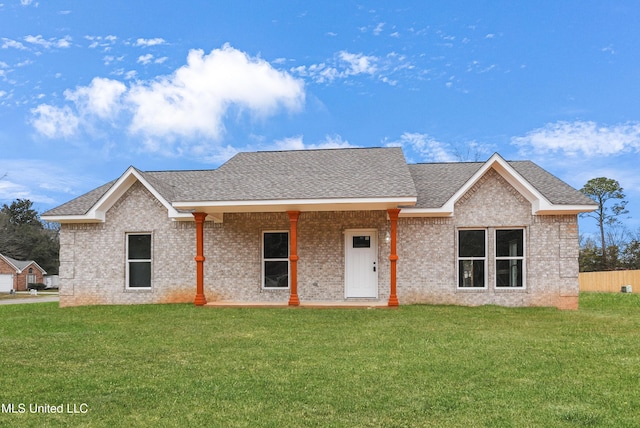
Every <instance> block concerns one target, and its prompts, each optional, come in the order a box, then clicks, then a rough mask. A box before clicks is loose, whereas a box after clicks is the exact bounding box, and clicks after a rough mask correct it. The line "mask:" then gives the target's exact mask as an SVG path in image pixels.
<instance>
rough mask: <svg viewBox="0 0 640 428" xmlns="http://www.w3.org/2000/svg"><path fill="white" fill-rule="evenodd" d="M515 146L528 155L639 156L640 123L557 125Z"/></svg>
mask: <svg viewBox="0 0 640 428" xmlns="http://www.w3.org/2000/svg"><path fill="white" fill-rule="evenodd" d="M511 142H512V144H514V145H516V146H518V147H519V148H520V151H521V152H522V153H524V154H527V153H531V152H533V153H537V154H544V153H558V152H561V153H563V154H565V155H568V156H577V155H581V156H587V157H598V156H613V155H618V154H623V153H638V152H640V123H638V122H630V123H625V124H620V125H614V126H599V125H598V124H596V123H595V122H590V121H589V122H583V121H577V122H556V123H550V124H547V125H545V126H544V127H542V128H538V129H534V130H533V131H531V132H529V133H528V134H527V135H525V136H523V137H514V138H512V140H511Z"/></svg>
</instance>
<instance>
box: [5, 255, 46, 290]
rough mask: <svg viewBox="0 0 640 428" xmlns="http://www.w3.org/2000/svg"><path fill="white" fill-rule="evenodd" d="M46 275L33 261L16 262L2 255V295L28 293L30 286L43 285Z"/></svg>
mask: <svg viewBox="0 0 640 428" xmlns="http://www.w3.org/2000/svg"><path fill="white" fill-rule="evenodd" d="M46 273H47V272H45V270H44V269H42V268H41V267H40V266H39V265H38V263H36V262H34V261H33V260H26V261H22V260H15V259H12V258H11V257H8V256H5V255H2V254H0V293H9V292H11V291H12V290H13V291H26V290H27V289H28V288H29V284H42V283H43V282H44V279H43V278H44V275H45V274H46Z"/></svg>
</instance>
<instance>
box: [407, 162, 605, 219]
mask: <svg viewBox="0 0 640 428" xmlns="http://www.w3.org/2000/svg"><path fill="white" fill-rule="evenodd" d="M433 165H437V166H433V167H427V168H421V167H420V165H416V166H414V168H412V176H413V177H414V180H415V181H416V187H417V188H418V191H419V196H418V202H417V204H416V207H415V208H411V207H409V208H404V209H403V210H402V211H401V213H400V215H401V216H452V215H453V214H454V207H455V203H456V202H457V201H458V200H459V199H460V198H461V197H462V196H463V195H464V194H465V193H467V192H468V191H469V190H470V189H471V187H473V186H474V185H475V184H476V183H477V182H478V180H480V178H481V177H482V176H484V174H486V173H487V172H488V171H489V170H490V169H493V170H495V171H496V172H497V173H498V174H500V175H501V176H502V177H503V178H504V179H505V180H506V181H507V182H508V183H509V184H510V185H511V186H512V187H513V188H515V189H516V190H517V191H518V192H519V193H520V194H521V195H522V196H523V197H525V198H526V199H527V200H528V201H529V202H530V203H531V209H532V214H534V215H546V214H577V213H579V212H585V211H592V210H593V209H595V204H594V203H593V201H591V200H590V199H589V198H587V197H586V196H584V195H582V194H580V193H579V192H578V191H576V190H575V189H573V188H572V187H571V186H569V185H568V184H566V183H564V182H563V181H561V180H559V179H558V178H556V177H555V176H553V175H552V174H549V173H548V172H546V171H545V170H543V169H542V168H540V167H538V166H537V165H535V164H534V163H532V162H528V161H527V162H507V161H506V160H504V159H503V158H502V157H501V156H500V155H499V154H498V153H495V154H494V155H493V156H491V158H489V160H487V161H486V162H484V163H479V162H474V163H457V164H456V163H449V164H433ZM432 174H434V175H436V176H437V177H428V176H429V175H432ZM525 176H526V178H525ZM427 182H428V183H429V184H431V186H427V185H426V183H427ZM437 183H439V184H440V185H437ZM434 184H435V185H434ZM433 189H436V190H435V191H433Z"/></svg>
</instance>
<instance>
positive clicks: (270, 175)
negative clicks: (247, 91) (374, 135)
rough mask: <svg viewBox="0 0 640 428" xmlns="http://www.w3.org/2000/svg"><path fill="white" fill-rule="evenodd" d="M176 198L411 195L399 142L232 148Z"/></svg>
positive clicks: (238, 198) (411, 187)
mask: <svg viewBox="0 0 640 428" xmlns="http://www.w3.org/2000/svg"><path fill="white" fill-rule="evenodd" d="M208 178H209V179H210V180H209V181H204V180H200V181H199V182H195V183H192V184H190V185H189V186H186V187H185V188H184V189H183V191H182V192H181V193H180V195H179V196H178V198H179V200H180V201H183V202H186V201H203V200H204V201H247V200H254V201H260V200H286V199H343V198H394V197H395V198H397V197H415V196H416V189H415V187H414V184H413V181H412V180H411V175H410V173H409V169H408V168H407V163H406V160H405V158H404V154H403V153H402V150H401V149H400V148H399V147H395V148H384V149H383V148H366V149H329V150H299V151H280V152H255V153H238V154H237V155H236V156H234V157H233V158H232V159H230V160H229V161H228V162H227V163H225V164H224V165H222V166H221V167H220V168H219V169H218V170H217V171H216V174H211V175H210V176H209V177H208Z"/></svg>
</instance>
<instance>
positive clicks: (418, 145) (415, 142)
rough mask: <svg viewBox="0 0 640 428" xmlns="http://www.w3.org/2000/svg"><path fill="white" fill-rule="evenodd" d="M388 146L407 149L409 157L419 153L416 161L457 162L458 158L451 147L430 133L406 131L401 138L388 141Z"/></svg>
mask: <svg viewBox="0 0 640 428" xmlns="http://www.w3.org/2000/svg"><path fill="white" fill-rule="evenodd" d="M387 146H399V147H402V148H404V149H405V150H406V152H407V155H408V156H407V157H410V158H412V156H411V154H412V153H413V154H415V155H417V158H418V159H417V160H413V161H414V162H425V161H429V162H455V161H456V160H457V159H456V157H455V156H454V155H453V154H452V153H451V147H450V146H449V144H447V143H442V142H440V141H438V140H436V139H435V138H433V137H431V136H430V135H428V134H420V133H415V132H405V133H404V134H402V135H401V136H400V139H399V140H396V141H392V142H390V143H387Z"/></svg>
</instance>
